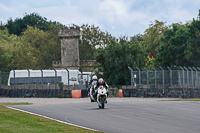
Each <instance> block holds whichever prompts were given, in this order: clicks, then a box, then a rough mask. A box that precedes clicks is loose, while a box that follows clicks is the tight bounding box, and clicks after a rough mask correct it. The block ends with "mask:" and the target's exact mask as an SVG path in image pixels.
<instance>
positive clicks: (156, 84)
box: [152, 67, 157, 89]
mask: <svg viewBox="0 0 200 133" xmlns="http://www.w3.org/2000/svg"><path fill="white" fill-rule="evenodd" d="M152 68H153V70H154V71H155V89H157V75H156V73H157V70H156V69H155V68H154V67H152Z"/></svg>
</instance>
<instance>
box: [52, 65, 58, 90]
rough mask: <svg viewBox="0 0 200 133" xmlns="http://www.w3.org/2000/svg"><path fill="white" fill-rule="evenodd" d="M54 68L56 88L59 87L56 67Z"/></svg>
mask: <svg viewBox="0 0 200 133" xmlns="http://www.w3.org/2000/svg"><path fill="white" fill-rule="evenodd" d="M53 70H54V71H55V89H57V71H56V69H55V68H53Z"/></svg>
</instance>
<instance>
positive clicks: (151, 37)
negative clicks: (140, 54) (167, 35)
mask: <svg viewBox="0 0 200 133" xmlns="http://www.w3.org/2000/svg"><path fill="white" fill-rule="evenodd" d="M166 29H167V27H166V26H165V23H164V22H160V21H157V20H156V21H155V24H153V23H151V24H150V25H149V28H148V29H146V30H145V32H144V35H143V37H142V38H143V41H141V45H142V46H143V48H144V49H145V50H146V52H147V53H149V55H150V57H152V56H153V57H154V58H155V57H156V55H157V50H156V48H157V47H158V46H160V38H161V37H162V36H163V32H164V31H165V30H166Z"/></svg>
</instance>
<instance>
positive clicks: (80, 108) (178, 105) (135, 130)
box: [12, 99, 200, 133]
mask: <svg viewBox="0 0 200 133" xmlns="http://www.w3.org/2000/svg"><path fill="white" fill-rule="evenodd" d="M12 107H14V108H17V109H21V110H25V111H28V112H32V113H36V114H40V115H44V116H47V117H50V118H53V119H57V120H61V121H64V122H68V123H72V124H76V125H80V126H83V127H87V128H91V129H94V130H98V131H103V132H106V133H199V132H200V103H199V102H175V101H173V102H172V101H134V102H130V101H129V102H127V101H126V102H123V101H122V102H109V99H108V104H107V105H105V109H99V108H98V106H97V104H96V103H90V102H83V103H62V104H42V105H40V104H39V105H20V106H12Z"/></svg>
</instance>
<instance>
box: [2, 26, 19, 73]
mask: <svg viewBox="0 0 200 133" xmlns="http://www.w3.org/2000/svg"><path fill="white" fill-rule="evenodd" d="M18 43H19V37H17V36H16V35H10V34H9V33H8V30H7V29H4V30H0V54H1V55H0V56H1V57H0V58H1V59H0V60H1V61H0V64H1V67H0V70H1V71H9V70H10V67H11V64H10V63H11V60H12V59H13V57H14V53H15V48H16V45H17V44H18Z"/></svg>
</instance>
